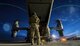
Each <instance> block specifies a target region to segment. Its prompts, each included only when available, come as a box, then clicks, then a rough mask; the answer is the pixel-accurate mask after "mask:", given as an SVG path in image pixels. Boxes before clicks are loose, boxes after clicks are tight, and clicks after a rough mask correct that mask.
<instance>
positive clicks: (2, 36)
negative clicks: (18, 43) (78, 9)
mask: <svg viewBox="0 0 80 46" xmlns="http://www.w3.org/2000/svg"><path fill="white" fill-rule="evenodd" d="M16 19H18V20H19V22H20V23H19V24H20V27H28V26H29V23H28V22H29V20H28V11H27V7H26V4H25V0H0V40H10V39H12V38H11V29H12V24H13V21H14V20H16ZM26 34H27V31H20V32H18V35H17V38H18V37H21V38H20V39H22V38H24V37H26ZM17 38H16V39H17ZM18 39H19V38H18Z"/></svg>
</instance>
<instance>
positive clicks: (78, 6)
mask: <svg viewBox="0 0 80 46" xmlns="http://www.w3.org/2000/svg"><path fill="white" fill-rule="evenodd" d="M28 17H29V16H28V10H27V7H26V4H25V0H0V40H12V39H13V38H11V29H12V24H13V21H14V20H15V19H18V20H19V22H20V23H19V24H20V27H29V20H28V19H29V18H28ZM56 19H61V21H62V24H63V27H64V32H63V33H64V35H65V36H70V35H77V34H78V35H80V27H79V26H80V0H55V2H54V4H53V8H52V13H51V18H50V22H49V27H55V26H56V22H55V20H56ZM26 34H27V31H23V30H22V31H20V32H18V35H17V38H16V39H18V40H19V39H24V38H25V37H26V36H27V35H26ZM51 35H56V36H59V34H58V32H57V31H56V30H51Z"/></svg>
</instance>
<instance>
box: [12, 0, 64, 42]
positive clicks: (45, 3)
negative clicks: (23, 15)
mask: <svg viewBox="0 0 80 46" xmlns="http://www.w3.org/2000/svg"><path fill="white" fill-rule="evenodd" d="M26 2H27V3H26V4H27V5H26V6H27V7H28V11H29V17H31V15H32V12H33V11H35V12H36V13H37V15H38V17H39V18H40V20H41V21H40V35H41V38H44V39H45V38H48V37H49V35H50V29H54V30H56V31H58V33H59V35H60V36H61V37H63V36H64V35H63V25H62V22H61V20H59V19H57V20H55V21H56V23H57V26H56V27H49V26H48V24H49V21H50V16H51V11H52V7H53V2H54V0H28V1H26ZM53 24H54V23H53ZM43 29H44V30H43ZM46 29H49V30H46ZM20 30H27V31H28V37H27V38H26V39H27V41H26V42H30V35H29V34H30V31H29V30H30V27H19V21H18V20H15V21H14V24H13V26H12V37H16V35H17V32H18V31H20ZM45 34H48V36H46V35H45Z"/></svg>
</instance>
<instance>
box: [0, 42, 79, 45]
mask: <svg viewBox="0 0 80 46" xmlns="http://www.w3.org/2000/svg"><path fill="white" fill-rule="evenodd" d="M0 46H32V45H31V44H30V43H0ZM33 46H39V45H33ZM40 46H80V41H68V42H66V43H61V42H51V43H47V44H45V45H40Z"/></svg>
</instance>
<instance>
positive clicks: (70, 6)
mask: <svg viewBox="0 0 80 46" xmlns="http://www.w3.org/2000/svg"><path fill="white" fill-rule="evenodd" d="M56 19H60V20H61V21H62V24H63V28H64V31H63V33H64V36H72V35H80V0H55V1H54V5H53V9H52V13H51V18H50V23H49V26H50V27H55V26H56V22H55V20H56ZM51 34H54V35H56V36H59V34H58V32H57V31H55V30H52V31H51Z"/></svg>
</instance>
